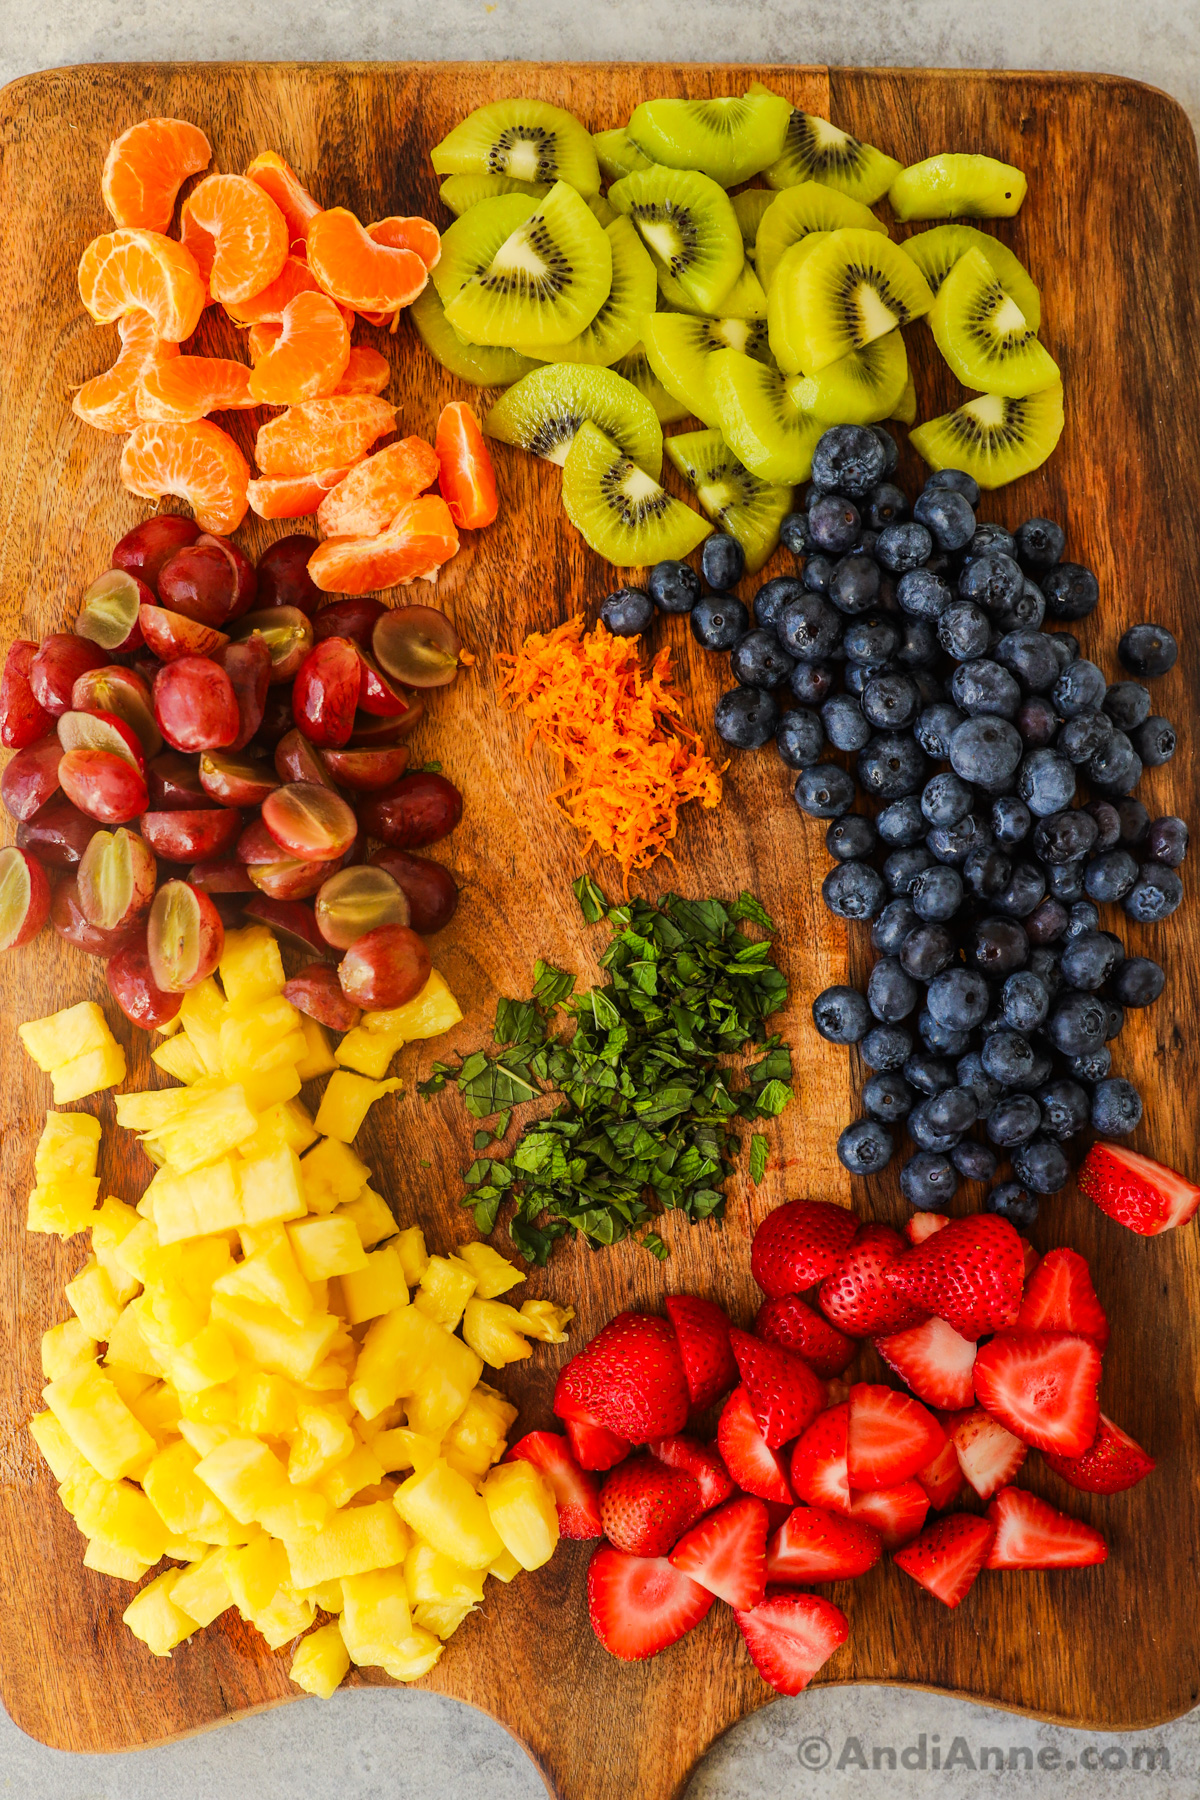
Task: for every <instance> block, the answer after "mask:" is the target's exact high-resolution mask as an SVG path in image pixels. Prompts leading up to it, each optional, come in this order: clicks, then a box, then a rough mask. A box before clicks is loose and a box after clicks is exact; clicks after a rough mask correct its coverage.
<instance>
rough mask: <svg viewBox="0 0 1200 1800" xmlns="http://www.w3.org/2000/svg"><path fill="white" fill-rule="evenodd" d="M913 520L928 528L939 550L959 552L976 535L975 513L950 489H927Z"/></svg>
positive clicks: (919, 499) (962, 497) (918, 503)
mask: <svg viewBox="0 0 1200 1800" xmlns="http://www.w3.org/2000/svg"><path fill="white" fill-rule="evenodd" d="M913 518H914V519H917V520H919V521H920V523H921V524H922V525H925V526H928V528H929V530H930V531H931V532H932V533H933V540H934V542H935V544H936V545H937V546H938V548H939V550H961V549H962V548H963V546H964V545H966V544H969V543H970V541H971V539H972V538H973V537H974V535H975V514H974V512H973V511H972V510H971V504H970V502H969V501H968V500H967V498H966V496H965V495H963V494H961V493H955V491H954V489H953V488H946V487H930V486H926V488H925V490H924V492H923V493H922V494H920V495H919V497H918V499H917V502H916V504H915V506H914V507H913Z"/></svg>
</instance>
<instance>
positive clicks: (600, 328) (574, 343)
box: [517, 213, 656, 366]
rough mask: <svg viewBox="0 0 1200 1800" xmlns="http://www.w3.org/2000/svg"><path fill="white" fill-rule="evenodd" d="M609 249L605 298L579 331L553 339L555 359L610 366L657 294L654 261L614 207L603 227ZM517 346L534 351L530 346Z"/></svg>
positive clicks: (631, 341) (635, 335)
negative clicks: (609, 274) (561, 341)
mask: <svg viewBox="0 0 1200 1800" xmlns="http://www.w3.org/2000/svg"><path fill="white" fill-rule="evenodd" d="M605 236H606V237H607V238H608V242H609V246H610V248H611V250H612V287H611V288H610V289H609V294H608V299H607V300H605V301H604V303H603V305H602V306H601V308H600V310H599V312H598V313H597V314H596V316H595V318H594V319H593V320H592V322H591V324H590V325H585V326H584V328H583V330H582V331H581V332H580V333H579V336H578V337H573V338H571V339H570V340H569V342H567V343H565V344H557V345H556V346H555V349H554V361H555V362H556V363H559V362H568V363H600V364H606V365H608V366H611V365H612V364H613V363H615V362H616V361H617V359H618V357H621V356H625V355H626V354H627V353H628V352H629V351H630V350H632V349H633V346H634V345H635V344H636V343H637V341H638V339H639V338H640V337H641V334H642V319H643V316H644V315H645V314H646V313H649V312H653V310H654V302H655V299H656V290H655V281H654V264H653V263H652V262H651V260H650V252H649V251H648V250H647V249H646V247H645V245H644V244H643V243H642V240H641V238H640V237H639V236H638V234H637V232H636V231H635V230H634V228H633V226H632V224H631V223H630V221H629V220H628V219H623V218H622V217H621V216H620V214H619V213H618V214H617V215H616V216H615V217H614V219H613V222H612V224H611V225H610V226H609V227H608V230H607V231H606V233H605ZM517 347H518V349H520V350H522V351H526V352H528V353H529V354H536V352H535V349H534V346H532V345H528V344H520V345H518V346H517Z"/></svg>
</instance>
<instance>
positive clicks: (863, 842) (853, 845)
mask: <svg viewBox="0 0 1200 1800" xmlns="http://www.w3.org/2000/svg"><path fill="white" fill-rule="evenodd" d="M878 842H879V834H878V832H877V831H876V830H875V827H874V825H873V824H872V823H871V821H870V819H868V818H864V816H863V814H862V813H847V814H846V815H845V817H844V818H841V819H834V821H833V823H832V824H831V825H830V827H829V830H828V831H827V832H826V833H825V848H826V849H827V850H828V852H829V854H830V856H832V857H833V858H834V859H835V861H837V862H852V861H856V860H859V859H861V858H862V857H864V856H870V855H871V852H872V851H873V850H874V849H875V847H876V845H877V843H878Z"/></svg>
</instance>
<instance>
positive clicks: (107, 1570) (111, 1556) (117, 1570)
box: [83, 1537, 150, 1581]
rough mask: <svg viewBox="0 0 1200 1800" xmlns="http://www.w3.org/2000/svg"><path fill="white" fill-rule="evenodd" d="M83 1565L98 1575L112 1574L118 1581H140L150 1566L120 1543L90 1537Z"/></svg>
mask: <svg viewBox="0 0 1200 1800" xmlns="http://www.w3.org/2000/svg"><path fill="white" fill-rule="evenodd" d="M83 1566H84V1568H85V1569H91V1570H93V1571H94V1573H95V1574H97V1575H111V1576H112V1577H113V1579H114V1580H116V1581H140V1580H141V1579H142V1576H143V1575H145V1574H146V1573H147V1572H148V1571H149V1568H150V1564H149V1563H147V1562H143V1561H142V1559H141V1557H140V1556H132V1555H131V1554H130V1553H129V1551H128V1550H125V1549H122V1547H121V1545H120V1544H109V1543H106V1542H105V1540H104V1539H103V1538H95V1537H94V1538H89V1539H88V1547H87V1549H86V1551H85V1552H84V1557H83Z"/></svg>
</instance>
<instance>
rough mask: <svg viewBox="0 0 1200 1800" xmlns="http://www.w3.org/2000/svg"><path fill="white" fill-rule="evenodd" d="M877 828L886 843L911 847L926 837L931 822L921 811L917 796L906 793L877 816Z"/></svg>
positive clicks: (898, 846) (899, 846) (903, 847)
mask: <svg viewBox="0 0 1200 1800" xmlns="http://www.w3.org/2000/svg"><path fill="white" fill-rule="evenodd" d="M875 828H876V830H877V831H878V832H879V835H880V837H881V838H882V839H883V841H884V843H885V844H895V845H896V846H897V848H899V849H909V848H911V846H912V845H913V844H919V843H920V842H921V840H922V839H923V838H924V836H925V833H926V832H927V831H928V829H929V822H928V820H927V819H926V817H925V814H924V813H923V812H922V811H921V803H920V801H919V800H918V799H917V796H916V795H915V794H906V795H905V796H904V797H903V799H900V800H894V801H893V802H892V804H891V805H890V806H885V807H884V809H883V811H882V812H881V813H879V814H878V816H877V817H876V820H875Z"/></svg>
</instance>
